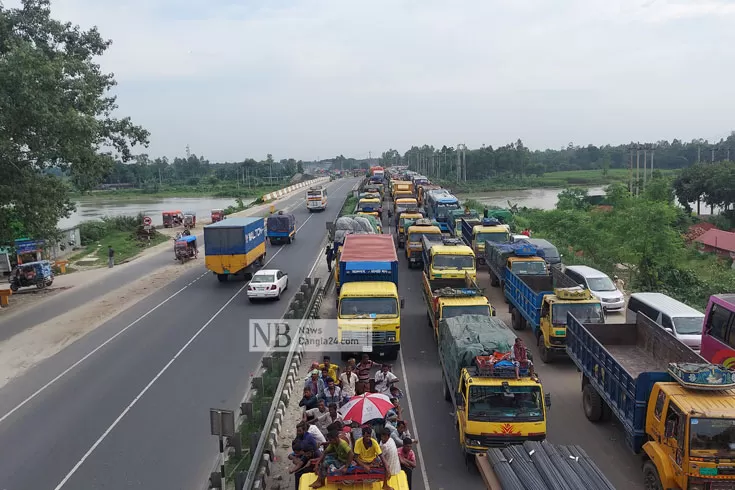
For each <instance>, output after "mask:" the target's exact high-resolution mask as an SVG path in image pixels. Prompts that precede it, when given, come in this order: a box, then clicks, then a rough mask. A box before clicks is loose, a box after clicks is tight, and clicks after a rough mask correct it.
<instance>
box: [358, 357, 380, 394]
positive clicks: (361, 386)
mask: <svg viewBox="0 0 735 490" xmlns="http://www.w3.org/2000/svg"><path fill="white" fill-rule="evenodd" d="M380 366H381V365H380V364H379V363H377V362H373V361H371V360H370V356H369V355H368V354H363V355H362V359H361V360H360V363H359V364H358V365H357V367H356V368H357V379H358V383H357V394H358V395H362V394H363V393H365V392H367V391H368V388H369V386H370V371H371V370H372V369H373V368H374V367H380Z"/></svg>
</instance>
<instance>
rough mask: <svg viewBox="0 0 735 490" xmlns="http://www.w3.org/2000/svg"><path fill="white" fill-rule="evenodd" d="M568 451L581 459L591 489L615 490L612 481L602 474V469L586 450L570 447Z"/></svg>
mask: <svg viewBox="0 0 735 490" xmlns="http://www.w3.org/2000/svg"><path fill="white" fill-rule="evenodd" d="M567 449H568V450H569V452H570V453H571V455H572V456H574V457H576V458H579V463H580V464H581V465H582V467H583V468H584V470H585V473H586V474H587V476H588V478H589V480H588V481H589V482H590V488H595V489H597V490H615V487H614V486H613V484H612V483H610V480H608V479H607V478H606V477H605V475H603V474H602V471H600V468H598V467H597V465H596V464H595V463H594V462H593V461H592V459H591V458H590V457H589V456H588V455H587V453H586V452H585V450H584V449H582V448H581V447H580V446H568V447H567Z"/></svg>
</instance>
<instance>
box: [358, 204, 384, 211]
mask: <svg viewBox="0 0 735 490" xmlns="http://www.w3.org/2000/svg"><path fill="white" fill-rule="evenodd" d="M379 207H380V204H378V203H377V202H361V203H360V204H359V205H358V206H357V210H358V211H363V212H372V211H377V210H378V208H379Z"/></svg>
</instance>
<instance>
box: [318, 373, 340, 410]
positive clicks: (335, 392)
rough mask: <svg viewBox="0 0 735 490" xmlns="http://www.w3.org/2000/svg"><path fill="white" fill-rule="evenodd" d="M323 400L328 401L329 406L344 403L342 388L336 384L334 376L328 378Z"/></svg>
mask: <svg viewBox="0 0 735 490" xmlns="http://www.w3.org/2000/svg"><path fill="white" fill-rule="evenodd" d="M322 400H324V403H326V404H327V406H329V405H331V404H334V405H335V406H336V405H338V404H340V403H342V390H340V389H339V386H337V385H335V384H334V380H333V379H332V378H328V379H327V386H326V387H325V388H324V391H322Z"/></svg>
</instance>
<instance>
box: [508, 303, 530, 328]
mask: <svg viewBox="0 0 735 490" xmlns="http://www.w3.org/2000/svg"><path fill="white" fill-rule="evenodd" d="M510 316H511V321H512V324H513V330H523V329H524V328H526V320H525V318H523V315H521V312H520V311H518V310H517V309H516V308H513V311H512V312H511V314H510Z"/></svg>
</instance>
